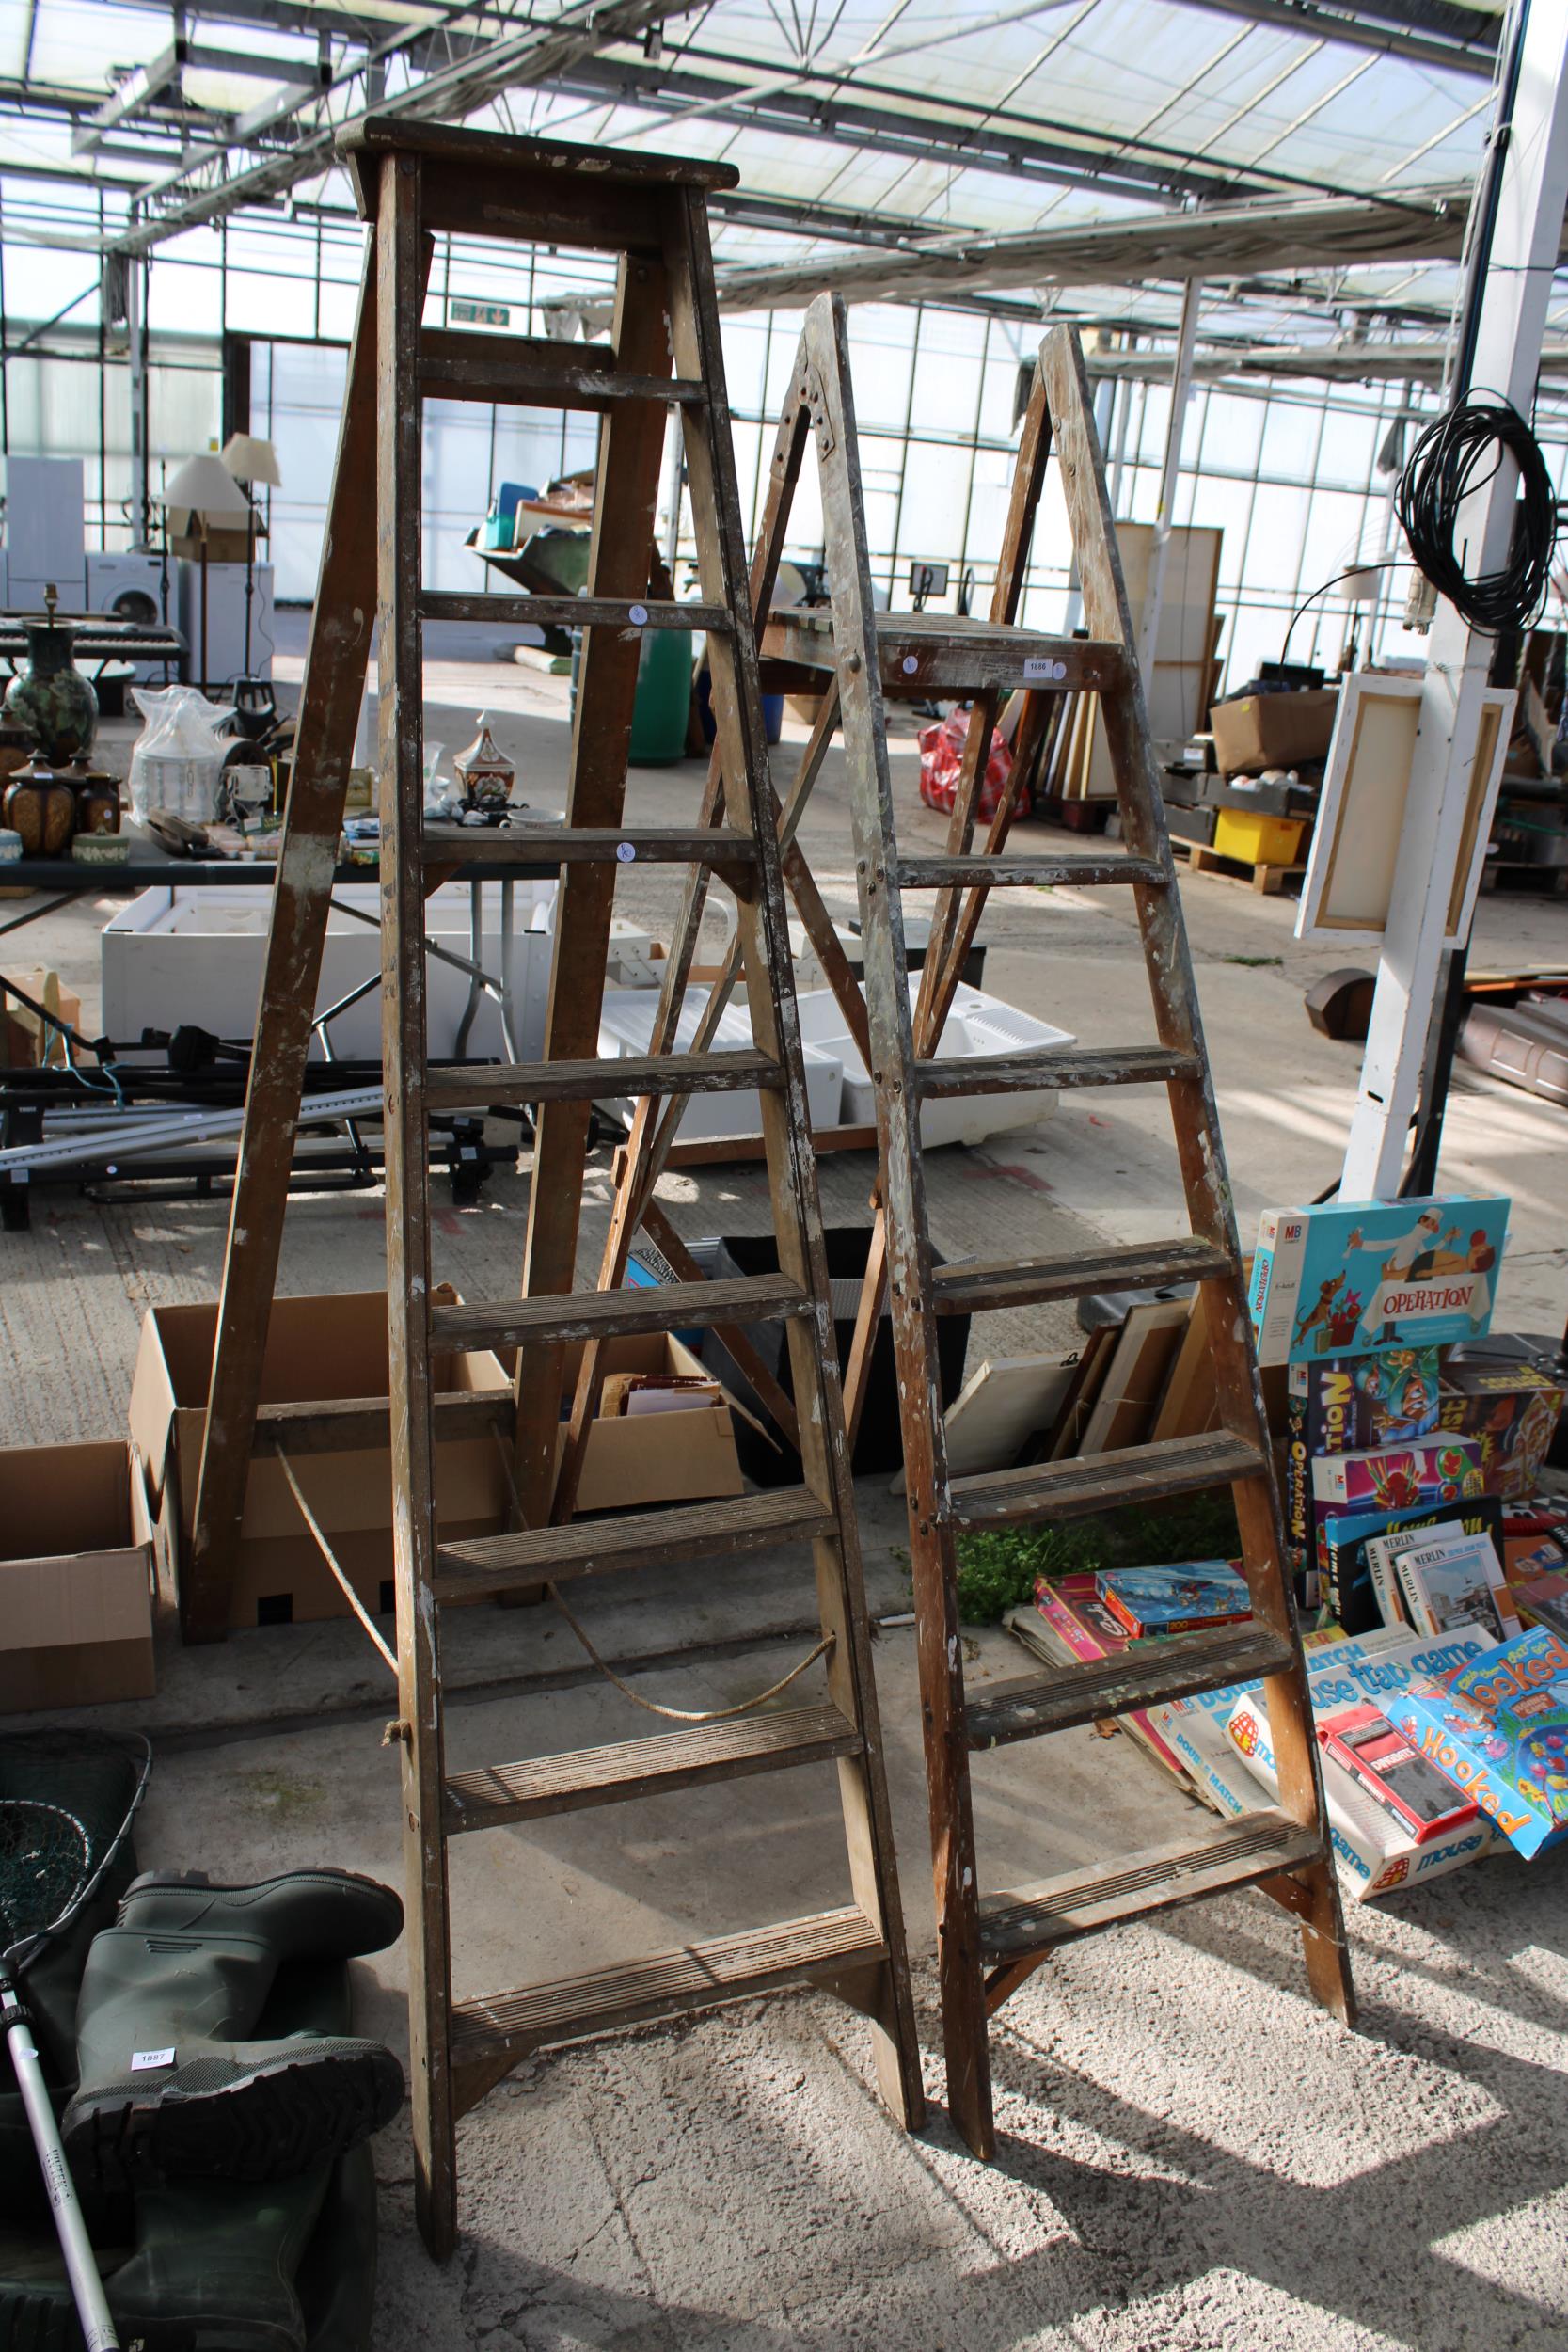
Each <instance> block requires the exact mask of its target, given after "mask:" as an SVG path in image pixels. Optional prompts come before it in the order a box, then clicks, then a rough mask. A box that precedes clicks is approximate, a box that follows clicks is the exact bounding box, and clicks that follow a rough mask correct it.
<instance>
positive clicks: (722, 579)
mask: <svg viewBox="0 0 1568 2352" xmlns="http://www.w3.org/2000/svg"><path fill="white" fill-rule="evenodd" d="M674 207H678V208H679V211H680V212H681V214H683V215H684V220H683V222H682V232H681V233H673V234H672V238H671V244H670V247H669V248H668V250H667V266H668V267H669V270H670V276H671V294H672V303H671V326H672V330H673V332H672V338H671V340H672V342H673V354H674V359H675V364H676V367H677V368H678V369H679V371H680V373H682V374H684V375H689V376H693V377H696V378H698V379H700V380H701V381H703V382H705V384H706V385H707V387H708V395H709V397H708V402H707V405H705V408H704V409H703V410H702V411H701V412H700V414H696V415H693V414H691V413H689V412H687V411H683V413H682V427H683V432H684V437H685V446H686V459H687V469H688V476H689V482H690V487H691V501H692V514H693V517H694V520H695V522H696V537H697V545H698V549H699V562H700V565H701V573H702V583H703V592H704V595H705V596H708V597H711V598H712V599H713V600H715V601H716V602H720V603H722V604H723V605H725V606H726V607H727V608H728V611H729V612H730V615H731V627H730V630H729V632H728V633H727V634H726V635H724V636H722V637H719V638H715V639H714V640H713V642H712V644H711V647H710V660H711V663H712V669H713V708H714V717H715V723H716V726H717V728H718V730H719V737H720V739H721V741H722V742H723V744H724V747H725V748H724V768H725V772H726V775H727V776H728V777H729V778H730V779H731V786H730V789H729V791H728V793H727V796H726V797H727V801H728V803H729V804H728V807H727V812H726V813H727V816H728V818H729V821H730V822H731V823H732V824H733V825H735V826H736V827H737V828H739V829H742V830H744V831H745V832H747V833H749V834H751V835H752V839H753V840H754V842H755V844H756V858H757V865H756V876H757V887H756V889H755V891H754V892H752V893H749V894H748V895H747V896H745V897H743V898H740V899H739V900H738V901H737V905H738V911H739V922H740V931H741V937H742V953H743V955H744V957H745V961H746V969H747V972H748V974H750V975H754V976H755V977H754V979H753V980H752V991H753V995H752V1034H753V1037H754V1038H755V1039H756V1041H757V1043H758V1045H759V1046H760V1047H761V1048H762V1049H763V1050H764V1051H765V1052H767V1053H768V1054H769V1055H770V1056H771V1057H773V1058H774V1059H775V1060H777V1061H779V1062H780V1063H782V1064H783V1066H784V1069H785V1071H786V1073H788V1075H787V1083H786V1087H785V1089H784V1090H783V1091H764V1092H763V1093H762V1095H761V1098H760V1099H761V1106H762V1122H763V1136H764V1141H765V1144H766V1146H767V1152H768V1184H769V1189H770V1191H771V1193H772V1196H773V1203H774V1225H775V1231H776V1232H777V1235H778V1243H779V1257H780V1266H781V1271H782V1272H783V1273H784V1274H785V1275H787V1276H788V1277H790V1278H791V1279H793V1280H794V1281H796V1282H797V1283H798V1284H800V1287H801V1288H802V1289H804V1290H806V1291H808V1292H809V1294H810V1295H811V1296H812V1298H813V1300H814V1301H815V1314H814V1317H813V1319H812V1321H811V1322H810V1323H808V1322H806V1321H805V1320H803V1319H799V1318H797V1319H794V1320H792V1321H791V1322H790V1323H789V1324H788V1326H787V1327H786V1344H787V1346H788V1348H789V1351H790V1362H791V1367H792V1370H793V1374H794V1383H795V1393H796V1395H797V1397H799V1398H800V1399H801V1400H802V1401H803V1400H804V1399H806V1398H808V1397H810V1398H814V1399H815V1400H816V1406H817V1408H818V1409H815V1410H812V1411H802V1412H801V1414H800V1440H801V1444H800V1453H801V1464H802V1469H803V1472H804V1476H805V1480H806V1484H807V1486H809V1487H810V1489H811V1490H812V1491H813V1492H814V1493H816V1494H817V1495H818V1496H820V1497H822V1498H823V1500H824V1501H827V1500H828V1499H829V1498H830V1497H831V1498H832V1506H833V1508H834V1511H835V1516H836V1518H837V1522H838V1524H837V1530H836V1539H835V1540H824V1539H817V1540H816V1542H815V1543H814V1545H813V1553H814V1557H815V1561H816V1585H817V1597H818V1605H819V1609H820V1613H821V1622H822V1627H823V1630H824V1632H829V1633H832V1636H833V1645H832V1649H831V1650H830V1652H829V1653H828V1659H827V1677H828V1685H829V1691H830V1693H831V1695H832V1697H833V1698H834V1700H835V1701H836V1702H837V1703H838V1704H839V1705H840V1706H841V1708H843V1710H844V1712H845V1713H846V1714H847V1716H848V1717H849V1719H850V1720H851V1721H852V1722H856V1723H859V1724H862V1725H863V1728H864V1732H865V1748H864V1752H863V1754H862V1755H860V1756H845V1757H842V1758H841V1759H840V1761H839V1780H840V1793H841V1796H842V1799H843V1805H844V1821H845V1831H846V1836H847V1845H848V1856H849V1870H850V1882H851V1885H852V1888H853V1891H854V1894H855V1899H856V1901H857V1902H858V1903H859V1904H860V1905H861V1907H862V1909H863V1911H864V1912H865V1914H866V1915H867V1916H868V1917H870V1918H872V1919H874V1920H876V1921H877V1923H878V1924H879V1928H880V1930H881V1932H882V1935H883V1937H884V1939H885V1942H886V1944H887V1947H888V1954H889V1957H888V1960H887V1962H886V1963H885V1964H884V1965H883V1966H882V1967H881V1968H880V1969H879V1972H878V1976H877V1989H876V1992H875V1994H872V1995H870V1996H869V1997H870V2003H871V2005H870V2006H869V2007H868V2010H867V2013H868V2014H869V2015H870V2018H871V2024H872V2030H873V2042H874V2045H875V2052H876V2064H877V2073H878V2077H879V2083H880V2085H881V2089H882V2093H883V2096H884V2098H885V2099H886V2100H887V2102H888V2105H889V2106H890V2108H891V2110H892V2112H893V2113H894V2114H895V2116H897V2117H900V2118H902V2119H903V2120H905V2121H906V2122H909V2123H911V2124H913V2123H917V2122H919V2121H920V2120H921V2118H922V2117H923V2116H924V2113H925V2093H924V2089H923V2086H922V2082H921V2075H920V2064H919V2054H918V2042H917V2040H916V2037H915V2031H914V2013H913V2008H912V2005H911V1995H910V1988H909V1976H908V1965H907V1961H906V1958H905V1953H904V1926H903V1918H902V1915H901V1912H900V1908H899V1901H898V1894H897V1886H896V1879H895V1873H894V1866H893V1860H892V1857H893V1851H894V1848H893V1823H892V1815H891V1811H890V1808H889V1804H888V1797H887V1782H886V1777H885V1773H884V1772H883V1769H882V1761H881V1756H880V1752H879V1732H878V1721H879V1716H878V1705H877V1692H876V1678H875V1675H874V1672H873V1668H872V1662H871V1644H870V1634H869V1629H868V1627H867V1625H866V1620H865V1611H864V1605H863V1590H864V1587H863V1566H862V1562H861V1556H860V1541H859V1534H858V1528H857V1521H856V1514H855V1494H854V1484H853V1480H852V1477H851V1474H850V1470H849V1455H848V1449H847V1445H846V1442H845V1436H844V1422H843V1413H842V1408H841V1404H840V1399H839V1395H838V1380H837V1373H836V1369H835V1363H834V1347H833V1325H832V1306H831V1303H830V1289H829V1279H828V1261H827V1248H826V1243H825V1240H824V1236H823V1231H822V1213H821V1205H820V1202H819V1200H818V1197H817V1190H816V1154H815V1152H814V1149H813V1145H812V1137H811V1122H810V1114H809V1110H808V1106H807V1101H806V1090H805V1076H804V1067H803V1059H802V1050H801V1042H800V1018H799V1014H798V1011H797V1009H796V1002H795V980H794V972H793V969H792V967H791V965H790V963H789V961H788V957H787V953H785V954H784V955H783V956H782V957H774V956H771V955H770V954H769V943H770V941H772V942H780V943H784V945H785V946H787V942H788V937H789V929H788V918H787V914H786V910H785V904H784V882H783V876H782V871H781V865H780V858H779V850H778V836H777V827H778V810H777V803H776V800H775V798H774V795H773V792H772V789H771V786H770V785H769V783H768V741H767V731H766V728H765V725H764V723H763V714H762V695H761V690H760V687H759V684H758V676H757V650H756V636H755V633H754V630H753V626H752V596H751V592H750V586H749V583H748V580H747V572H746V560H745V548H744V546H743V544H742V541H741V536H740V501H739V490H738V485H737V482H736V471H735V448H734V440H733V437H732V433H731V427H730V413H729V403H728V398H727V396H726V392H725V389H724V368H723V357H722V351H721V342H720V327H719V308H718V301H717V297H716V294H715V292H714V281H713V266H712V255H711V251H710V247H709V244H708V229H707V213H706V206H705V201H704V199H702V197H701V196H700V195H698V194H697V193H696V192H694V191H692V190H682V191H680V193H679V194H678V196H677V197H676V198H675V199H673V208H674ZM786 1204H793V1206H794V1208H795V1211H796V1215H795V1216H794V1217H791V1216H789V1215H788V1214H786V1213H785V1210H786ZM860 1997H861V2001H862V2003H863V2004H864V2003H866V2002H867V2000H868V1995H867V1992H866V1990H865V1988H864V1987H862V1988H861V1989H860Z"/></svg>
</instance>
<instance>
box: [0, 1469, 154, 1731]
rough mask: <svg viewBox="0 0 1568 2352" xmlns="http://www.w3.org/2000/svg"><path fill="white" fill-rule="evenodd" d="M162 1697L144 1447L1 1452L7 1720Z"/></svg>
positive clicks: (3, 1703)
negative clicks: (155, 1651)
mask: <svg viewBox="0 0 1568 2352" xmlns="http://www.w3.org/2000/svg"><path fill="white" fill-rule="evenodd" d="M153 1688H154V1684H153V1672H152V1528H151V1523H150V1518H149V1515H148V1510H147V1504H146V1500H145V1497H144V1494H143V1489H142V1480H141V1470H140V1466H139V1464H138V1463H137V1461H136V1459H135V1452H134V1450H133V1448H132V1447H130V1446H128V1445H127V1444H126V1442H125V1440H124V1438H107V1439H104V1440H103V1441H100V1442H97V1443H91V1444H86V1445H24V1446H7V1447H5V1448H4V1449H0V1712H5V1713H24V1712H26V1711H27V1710H29V1709H33V1708H42V1707H48V1708H61V1707H95V1706H99V1705H102V1704H103V1702H104V1701H105V1700H108V1699H148V1698H150V1697H151V1696H152V1692H153Z"/></svg>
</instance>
